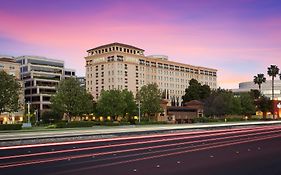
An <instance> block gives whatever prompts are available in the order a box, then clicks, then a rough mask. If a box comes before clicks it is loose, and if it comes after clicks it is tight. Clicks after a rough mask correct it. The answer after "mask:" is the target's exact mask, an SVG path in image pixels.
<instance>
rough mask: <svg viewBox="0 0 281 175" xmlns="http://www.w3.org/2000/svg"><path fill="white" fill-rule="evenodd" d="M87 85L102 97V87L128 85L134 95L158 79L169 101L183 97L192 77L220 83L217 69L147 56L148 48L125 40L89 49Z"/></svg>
mask: <svg viewBox="0 0 281 175" xmlns="http://www.w3.org/2000/svg"><path fill="white" fill-rule="evenodd" d="M87 53H88V55H87V56H86V57H85V60H86V89H87V90H88V91H89V92H90V93H91V94H92V95H93V97H94V99H95V100H98V99H99V96H100V93H101V91H102V90H110V89H119V90H123V89H128V90H129V91H132V92H133V94H134V95H136V93H137V92H138V90H140V88H141V87H142V86H143V85H146V84H149V83H156V84H157V85H158V87H159V89H160V90H161V92H162V93H163V94H164V96H165V98H166V99H167V100H168V101H171V99H173V98H174V99H179V100H180V101H181V100H182V99H181V97H182V96H183V95H184V94H185V89H186V88H187V87H188V85H189V80H191V79H192V78H193V79H196V80H198V81H199V82H200V83H201V84H206V85H209V86H210V88H212V89H214V88H216V87H217V70H216V69H212V68H206V67H200V66H193V65H189V64H183V63H178V62H174V61H170V60H169V59H168V57H167V56H163V55H152V56H145V55H144V50H143V49H140V48H137V47H134V46H131V45H127V44H121V43H111V44H107V45H102V46H99V47H96V48H93V49H89V50H88V51H87Z"/></svg>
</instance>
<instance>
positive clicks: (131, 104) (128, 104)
mask: <svg viewBox="0 0 281 175" xmlns="http://www.w3.org/2000/svg"><path fill="white" fill-rule="evenodd" d="M121 96H122V98H123V103H125V108H124V110H123V116H124V115H126V114H128V115H130V116H132V115H135V114H136V113H137V104H136V102H135V99H134V94H133V93H132V92H131V91H128V90H127V89H125V90H123V91H122V92H121Z"/></svg>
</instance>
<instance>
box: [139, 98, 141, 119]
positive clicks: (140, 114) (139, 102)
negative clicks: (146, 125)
mask: <svg viewBox="0 0 281 175" xmlns="http://www.w3.org/2000/svg"><path fill="white" fill-rule="evenodd" d="M140 116H141V111H140V100H139V123H140V121H141V120H140Z"/></svg>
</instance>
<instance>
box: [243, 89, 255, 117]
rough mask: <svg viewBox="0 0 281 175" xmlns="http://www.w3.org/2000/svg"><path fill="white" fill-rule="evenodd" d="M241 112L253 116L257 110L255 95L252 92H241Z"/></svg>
mask: <svg viewBox="0 0 281 175" xmlns="http://www.w3.org/2000/svg"><path fill="white" fill-rule="evenodd" d="M240 100H241V110H242V111H241V114H243V115H245V116H249V117H251V116H252V114H254V113H255V112H256V108H255V101H254V97H253V96H252V95H251V93H250V92H247V93H242V94H240Z"/></svg>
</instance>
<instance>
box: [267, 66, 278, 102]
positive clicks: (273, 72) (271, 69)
mask: <svg viewBox="0 0 281 175" xmlns="http://www.w3.org/2000/svg"><path fill="white" fill-rule="evenodd" d="M267 69H268V70H267V74H268V75H269V76H270V77H272V100H273V99H274V78H275V77H276V75H278V74H279V68H278V67H277V66H276V65H270V67H268V68H267Z"/></svg>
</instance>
